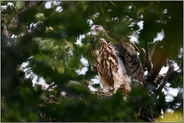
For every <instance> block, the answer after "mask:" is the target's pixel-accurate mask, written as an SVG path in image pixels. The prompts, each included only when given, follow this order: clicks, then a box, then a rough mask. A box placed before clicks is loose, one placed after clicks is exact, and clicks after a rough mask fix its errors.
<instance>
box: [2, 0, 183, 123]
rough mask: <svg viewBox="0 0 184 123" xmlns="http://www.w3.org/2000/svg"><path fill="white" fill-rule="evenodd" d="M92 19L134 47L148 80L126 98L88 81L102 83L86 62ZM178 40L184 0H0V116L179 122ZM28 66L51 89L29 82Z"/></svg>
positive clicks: (180, 71)
mask: <svg viewBox="0 0 184 123" xmlns="http://www.w3.org/2000/svg"><path fill="white" fill-rule="evenodd" d="M93 24H97V25H102V26H103V27H104V28H105V29H106V30H107V33H108V35H110V36H111V37H114V38H115V37H116V36H118V35H121V36H126V37H130V40H131V41H133V42H135V43H136V45H137V47H138V48H139V50H140V58H141V61H142V64H143V66H144V72H145V82H146V84H145V85H144V87H142V86H141V87H140V86H138V87H137V86H135V87H133V89H132V91H131V92H130V94H129V95H128V97H127V98H126V99H124V96H123V95H122V94H121V93H119V92H117V93H115V94H113V95H111V96H103V97H99V95H98V94H96V93H93V92H92V91H91V90H90V88H89V86H93V88H96V89H98V88H99V87H100V85H99V83H97V84H93V83H92V79H94V77H95V76H96V75H97V74H96V72H95V70H94V69H93V68H92V67H91V66H90V62H91V61H92V60H94V59H93V58H92V57H91V54H90V50H89V47H88V43H89V42H90V40H91V37H90V35H89V31H90V27H91V26H92V25H93ZM182 42H183V1H169V2H166V1H154V2H152V1H147V2H145V1H142V2H140V1H139V2H136V1H132V2H131V1H126V2H124V1H103V2H100V1H78V2H77V1H75V2H71V1H60V2H58V1H49V2H46V1H44V2H40V1H32V2H31V1H13V2H8V1H2V2H1V100H2V101H1V112H2V113H1V118H2V119H1V120H2V122H5V121H9V122H10V121H35V122H39V121H88V122H89V121H98V122H99V121H115V122H118V121H119V122H128V121H132V122H135V121H180V122H181V121H182V120H183V119H182V116H183V115H182V114H183V98H182V93H183V76H182V75H183V69H182V68H183V43H182ZM84 61H85V62H87V63H86V64H85V63H84ZM25 62H26V63H28V65H27V66H26V67H23V66H22V64H23V63H25ZM162 68H165V69H166V68H167V69H168V70H167V71H166V72H164V73H161V72H160V71H161V70H162ZM25 69H26V70H25ZM81 71H83V72H81ZM31 72H33V73H34V75H37V76H38V77H40V78H43V79H44V81H45V82H46V83H47V84H49V85H50V84H51V85H52V84H53V82H54V86H55V88H54V89H53V88H52V86H51V87H50V86H49V88H48V89H46V90H44V89H42V88H41V87H40V86H38V85H37V86H33V83H32V82H33V78H34V77H33V76H26V75H28V74H30V73H31ZM36 81H38V82H39V81H40V79H39V78H38V80H36ZM91 83H92V84H91ZM50 88H51V90H52V91H49V89H50ZM173 90H175V92H177V93H176V94H174V95H173V94H172V93H171V91H173Z"/></svg>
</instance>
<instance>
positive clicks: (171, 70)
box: [157, 65, 174, 92]
mask: <svg viewBox="0 0 184 123" xmlns="http://www.w3.org/2000/svg"><path fill="white" fill-rule="evenodd" d="M173 71H174V66H173V65H170V66H169V69H168V70H167V73H166V75H165V77H164V78H163V79H162V81H161V83H160V86H159V87H158V88H157V92H161V90H162V88H163V87H164V86H165V85H166V83H167V80H168V78H169V76H170V75H171V73H172V72H173Z"/></svg>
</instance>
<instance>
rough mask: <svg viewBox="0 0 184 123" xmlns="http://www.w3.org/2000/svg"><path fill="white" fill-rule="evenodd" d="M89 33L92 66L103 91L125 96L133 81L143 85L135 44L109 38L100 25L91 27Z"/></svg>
mask: <svg viewBox="0 0 184 123" xmlns="http://www.w3.org/2000/svg"><path fill="white" fill-rule="evenodd" d="M90 31H91V32H90V34H91V36H92V37H93V44H94V48H93V49H92V51H91V53H92V56H94V57H95V61H94V63H93V66H94V67H95V69H96V71H97V74H98V76H99V80H100V83H101V85H102V88H103V91H104V92H109V91H111V90H112V89H114V90H120V91H121V92H122V93H125V94H127V93H129V92H130V91H131V86H132V85H131V84H132V81H133V80H135V81H137V82H139V83H141V84H143V78H144V77H143V68H142V64H141V61H140V58H139V50H138V48H137V47H136V46H135V44H134V43H132V42H130V41H129V40H127V39H126V38H124V37H122V36H117V37H116V38H111V37H110V36H108V34H107V31H106V30H105V29H104V28H103V26H102V25H93V26H91V29H90ZM114 42H116V43H115V44H113V43H114Z"/></svg>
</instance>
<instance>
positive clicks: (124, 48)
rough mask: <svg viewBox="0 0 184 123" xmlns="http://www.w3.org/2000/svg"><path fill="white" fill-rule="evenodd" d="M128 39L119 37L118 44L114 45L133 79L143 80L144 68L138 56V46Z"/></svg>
mask: <svg viewBox="0 0 184 123" xmlns="http://www.w3.org/2000/svg"><path fill="white" fill-rule="evenodd" d="M125 40H126V39H123V38H117V44H116V45H114V47H115V49H116V50H117V55H118V57H119V58H120V59H121V60H122V61H123V63H124V65H125V68H126V71H127V74H128V75H129V76H131V77H132V78H133V79H136V80H139V81H140V82H143V68H142V64H141V61H140V59H139V56H138V48H137V47H136V46H135V44H132V43H130V42H128V41H125Z"/></svg>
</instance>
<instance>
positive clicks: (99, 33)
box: [90, 25, 107, 37]
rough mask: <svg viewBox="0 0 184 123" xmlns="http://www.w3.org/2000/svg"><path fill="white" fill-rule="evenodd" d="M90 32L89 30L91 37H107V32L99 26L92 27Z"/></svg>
mask: <svg viewBox="0 0 184 123" xmlns="http://www.w3.org/2000/svg"><path fill="white" fill-rule="evenodd" d="M90 30H91V35H92V36H95V37H98V36H106V35H107V32H106V31H105V29H104V28H103V26H101V25H93V26H92V27H91V29H90Z"/></svg>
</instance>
